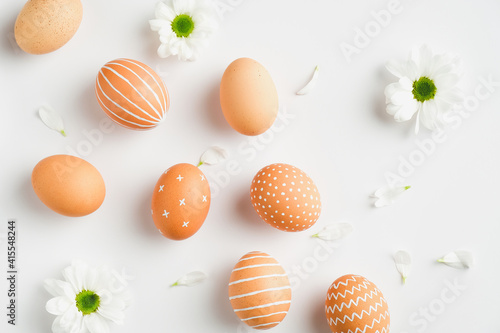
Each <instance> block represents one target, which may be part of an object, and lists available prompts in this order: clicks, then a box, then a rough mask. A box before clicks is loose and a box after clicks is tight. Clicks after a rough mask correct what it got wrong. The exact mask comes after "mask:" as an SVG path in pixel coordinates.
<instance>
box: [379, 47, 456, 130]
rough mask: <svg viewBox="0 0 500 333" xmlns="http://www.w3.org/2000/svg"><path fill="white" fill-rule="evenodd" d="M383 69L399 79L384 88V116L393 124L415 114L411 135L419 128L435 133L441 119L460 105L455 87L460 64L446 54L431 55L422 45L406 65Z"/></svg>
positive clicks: (389, 66)
mask: <svg viewBox="0 0 500 333" xmlns="http://www.w3.org/2000/svg"><path fill="white" fill-rule="evenodd" d="M386 68H387V69H388V70H389V72H391V73H392V74H394V75H395V76H397V77H398V78H399V81H398V82H395V83H391V84H389V85H388V86H387V87H386V88H385V97H386V103H387V113H388V114H390V115H391V116H394V120H396V121H397V122H402V121H408V120H410V119H411V118H412V117H413V115H414V114H415V113H417V120H416V124H415V133H418V131H419V128H420V124H422V125H423V126H424V127H426V128H428V129H430V130H435V129H437V128H439V127H441V125H442V124H443V115H444V114H445V113H446V112H449V111H451V110H452V108H453V106H454V105H456V104H458V103H460V102H461V101H462V94H461V92H460V90H459V89H458V88H457V87H456V85H457V83H458V81H459V79H460V76H461V62H460V60H459V59H458V57H453V56H451V55H449V54H434V53H433V52H432V50H431V49H430V48H429V47H428V46H427V45H423V46H422V47H420V48H419V49H415V50H413V52H412V54H411V55H410V57H409V59H408V61H406V62H402V63H398V62H395V61H391V62H389V63H388V64H387V65H386Z"/></svg>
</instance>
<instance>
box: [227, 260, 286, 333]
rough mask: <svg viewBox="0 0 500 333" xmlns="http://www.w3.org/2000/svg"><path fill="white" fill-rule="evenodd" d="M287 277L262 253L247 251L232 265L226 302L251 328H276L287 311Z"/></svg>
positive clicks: (281, 269) (276, 262)
mask: <svg viewBox="0 0 500 333" xmlns="http://www.w3.org/2000/svg"><path fill="white" fill-rule="evenodd" d="M291 299H292V290H291V287H290V282H289V281H288V276H287V274H286V273H285V270H284V269H283V267H282V266H281V265H280V264H279V263H278V261H277V260H276V259H274V258H273V257H272V256H270V255H268V254H266V253H264V252H258V251H254V252H249V253H247V254H245V255H244V256H243V257H241V259H240V260H239V261H238V263H237V264H236V265H235V266H234V268H233V271H232V272H231V278H230V280H229V300H230V302H231V306H232V307H233V310H234V312H235V313H236V315H237V316H238V317H239V318H240V319H241V320H242V321H243V322H244V323H245V324H247V325H248V326H250V327H252V328H254V329H268V328H272V327H274V326H276V325H278V324H279V323H280V322H281V321H282V320H283V319H284V318H285V316H286V314H287V312H288V309H289V308H290V302H291Z"/></svg>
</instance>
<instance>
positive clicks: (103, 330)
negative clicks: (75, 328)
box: [83, 313, 109, 333]
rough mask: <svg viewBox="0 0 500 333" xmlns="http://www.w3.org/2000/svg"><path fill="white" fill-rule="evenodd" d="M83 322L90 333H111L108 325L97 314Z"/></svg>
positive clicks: (87, 316)
mask: <svg viewBox="0 0 500 333" xmlns="http://www.w3.org/2000/svg"><path fill="white" fill-rule="evenodd" d="M83 322H84V325H85V327H87V329H88V330H89V332H90V333H109V325H108V323H107V322H106V320H105V319H104V318H102V317H101V316H100V315H98V314H97V313H91V314H89V315H86V316H85V318H84V319H83Z"/></svg>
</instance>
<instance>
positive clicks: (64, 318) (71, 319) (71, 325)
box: [58, 306, 82, 332]
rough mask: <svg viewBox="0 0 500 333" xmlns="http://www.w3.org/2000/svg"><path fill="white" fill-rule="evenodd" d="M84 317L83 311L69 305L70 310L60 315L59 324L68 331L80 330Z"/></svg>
mask: <svg viewBox="0 0 500 333" xmlns="http://www.w3.org/2000/svg"><path fill="white" fill-rule="evenodd" d="M81 317H82V314H81V312H79V311H78V310H77V308H76V306H75V307H69V308H68V311H66V312H65V313H63V314H62V315H60V316H58V318H59V326H60V327H62V328H64V330H65V331H66V332H78V331H79V330H80V329H81V325H80V323H81V322H80V320H79V319H81Z"/></svg>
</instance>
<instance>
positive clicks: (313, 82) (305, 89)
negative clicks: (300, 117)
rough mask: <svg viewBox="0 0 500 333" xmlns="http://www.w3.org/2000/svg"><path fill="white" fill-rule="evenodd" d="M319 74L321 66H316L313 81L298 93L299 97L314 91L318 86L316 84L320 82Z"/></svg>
mask: <svg viewBox="0 0 500 333" xmlns="http://www.w3.org/2000/svg"><path fill="white" fill-rule="evenodd" d="M318 73H319V66H316V68H314V73H313V75H312V77H311V79H310V80H309V82H308V83H307V84H306V85H305V86H304V88H302V89H300V90H299V91H297V95H306V94H308V93H309V92H311V90H313V89H314V87H315V86H316V82H317V81H318Z"/></svg>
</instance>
